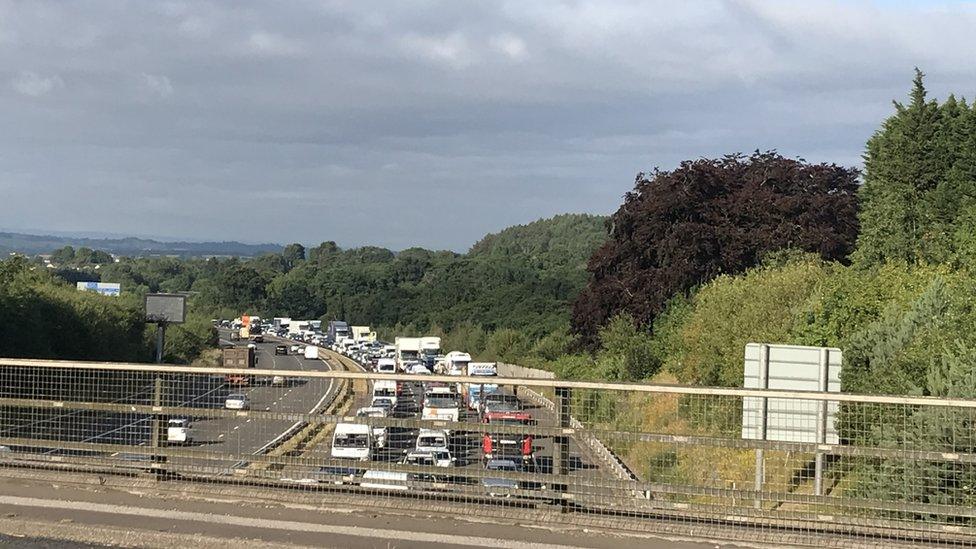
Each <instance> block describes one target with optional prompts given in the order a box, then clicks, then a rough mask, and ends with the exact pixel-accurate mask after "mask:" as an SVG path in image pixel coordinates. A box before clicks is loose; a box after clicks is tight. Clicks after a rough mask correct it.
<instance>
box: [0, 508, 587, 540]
mask: <svg viewBox="0 0 976 549" xmlns="http://www.w3.org/2000/svg"><path fill="white" fill-rule="evenodd" d="M0 505H10V506H15V507H35V508H40V509H60V510H64V511H86V512H91V513H105V514H110V515H126V516H133V517H151V518H158V519H165V520H178V521H188V522H202V523H206V524H221V525H226V526H243V527H251V528H261V529H267V530H286V531H292V532H315V533H322V534H333V535H339V536H349V537H356V538H367V539H387V540H405V541H412V542H417V543H433V544H439V545H463V546H466V547H502V548H506V549H530V548H535V547H538V548H542V549H579V548H580V547H581V546H577V545H557V544H551V543H535V542H528V541H520V540H514V539H502V538H489V537H480V536H463V535H457V534H439V533H434V532H417V531H412V530H394V529H383V528H373V527H370V528H364V527H361V526H339V525H336V524H321V523H317V522H298V521H292V520H275V519H262V518H255V517H242V516H234V515H215V514H211V513H196V512H191V511H172V510H168V509H154V508H147V507H134V506H130V505H111V504H106V503H93V502H90V501H61V500H53V499H41V498H27V497H18V496H0Z"/></svg>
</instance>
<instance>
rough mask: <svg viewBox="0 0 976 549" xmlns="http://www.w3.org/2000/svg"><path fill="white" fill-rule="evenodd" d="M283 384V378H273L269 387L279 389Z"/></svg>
mask: <svg viewBox="0 0 976 549" xmlns="http://www.w3.org/2000/svg"><path fill="white" fill-rule="evenodd" d="M284 384H285V376H274V377H272V378H271V385H272V386H273V387H281V386H282V385H284Z"/></svg>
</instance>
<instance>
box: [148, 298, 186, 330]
mask: <svg viewBox="0 0 976 549" xmlns="http://www.w3.org/2000/svg"><path fill="white" fill-rule="evenodd" d="M185 320H186V296H185V295H183V294H146V322H158V323H166V324H182V323H183V322H184V321H185Z"/></svg>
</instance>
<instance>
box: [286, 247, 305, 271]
mask: <svg viewBox="0 0 976 549" xmlns="http://www.w3.org/2000/svg"><path fill="white" fill-rule="evenodd" d="M281 257H282V258H283V259H284V260H285V269H286V270H288V271H290V270H292V269H294V268H295V267H296V266H297V265H298V262H300V261H305V246H302V245H301V244H298V243H295V244H289V245H287V246H285V249H284V250H282V252H281Z"/></svg>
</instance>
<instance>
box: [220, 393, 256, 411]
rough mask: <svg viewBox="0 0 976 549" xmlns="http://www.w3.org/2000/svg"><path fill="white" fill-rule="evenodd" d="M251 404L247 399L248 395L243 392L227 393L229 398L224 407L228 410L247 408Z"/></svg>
mask: <svg viewBox="0 0 976 549" xmlns="http://www.w3.org/2000/svg"><path fill="white" fill-rule="evenodd" d="M250 405H251V404H250V402H248V400H247V395H245V394H243V393H233V394H230V395H227V399H226V400H224V408H226V409H228V410H247V409H248V408H249V407H250Z"/></svg>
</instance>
